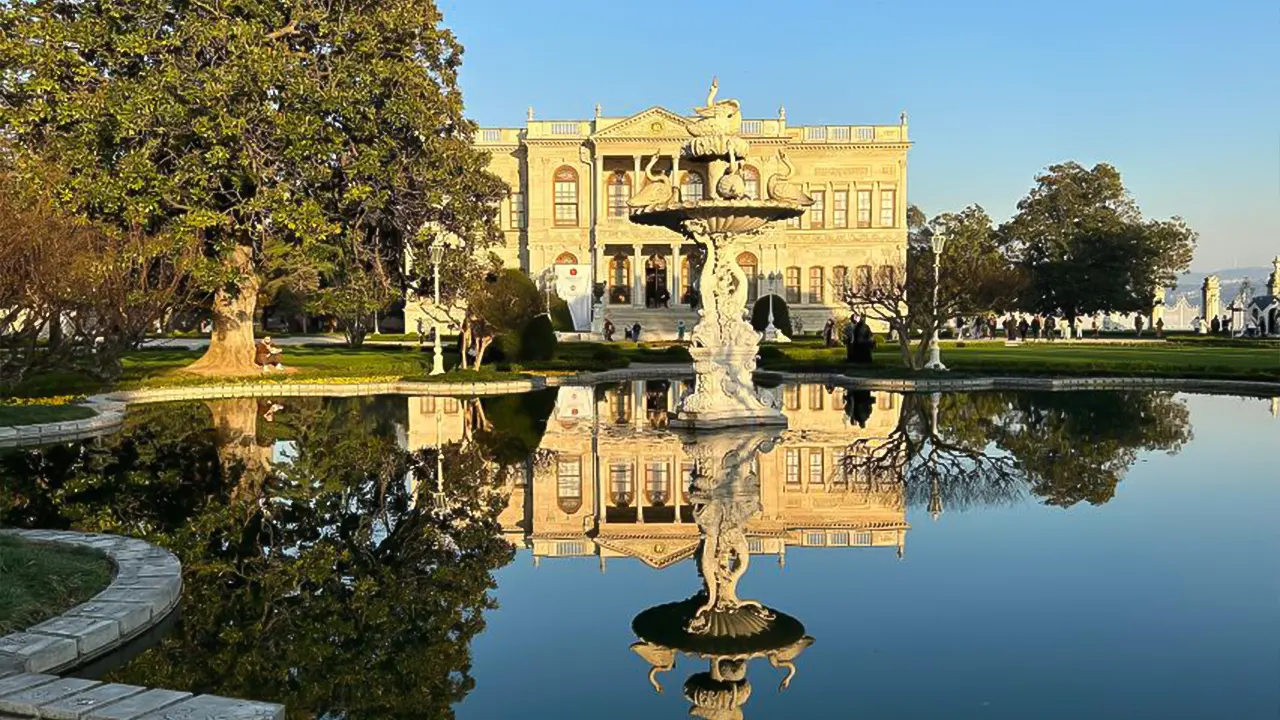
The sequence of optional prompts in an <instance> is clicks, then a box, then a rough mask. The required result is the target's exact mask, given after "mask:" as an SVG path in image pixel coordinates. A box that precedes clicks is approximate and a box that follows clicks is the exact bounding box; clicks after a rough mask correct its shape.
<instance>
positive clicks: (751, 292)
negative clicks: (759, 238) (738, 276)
mask: <svg viewBox="0 0 1280 720" xmlns="http://www.w3.org/2000/svg"><path fill="white" fill-rule="evenodd" d="M738 267H740V268H742V274H743V275H746V276H747V302H749V303H754V302H755V301H756V299H758V298H759V297H760V261H759V260H757V259H756V256H755V255H754V254H752V253H749V252H744V253H739V255H738Z"/></svg>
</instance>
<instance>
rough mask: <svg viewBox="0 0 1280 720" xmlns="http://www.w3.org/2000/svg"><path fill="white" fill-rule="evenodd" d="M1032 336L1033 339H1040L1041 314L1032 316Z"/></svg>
mask: <svg viewBox="0 0 1280 720" xmlns="http://www.w3.org/2000/svg"><path fill="white" fill-rule="evenodd" d="M1031 338H1032V339H1033V340H1039V339H1040V316H1039V315H1032V316H1031Z"/></svg>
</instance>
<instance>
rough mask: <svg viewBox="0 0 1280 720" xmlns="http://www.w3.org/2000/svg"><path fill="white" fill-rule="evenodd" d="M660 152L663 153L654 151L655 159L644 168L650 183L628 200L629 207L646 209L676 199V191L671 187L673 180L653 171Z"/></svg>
mask: <svg viewBox="0 0 1280 720" xmlns="http://www.w3.org/2000/svg"><path fill="white" fill-rule="evenodd" d="M659 152H661V151H660V150H654V151H653V157H652V158H651V159H650V160H649V164H648V165H646V166H645V168H644V176H645V178H646V179H647V180H648V181H649V183H648V184H647V185H645V186H644V187H643V188H641V189H640V192H638V193H636V194H635V195H632V196H631V198H630V199H629V200H627V206H628V207H632V208H646V207H652V206H654V205H662V204H664V203H668V202H673V201H674V200H675V199H676V189H675V188H674V187H672V186H671V178H670V177H668V176H667V174H666V173H661V174H660V173H655V172H654V171H653V166H654V165H657V164H658V158H659V157H660V156H659V155H658V153H659Z"/></svg>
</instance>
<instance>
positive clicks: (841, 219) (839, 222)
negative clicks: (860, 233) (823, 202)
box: [831, 190, 849, 228]
mask: <svg viewBox="0 0 1280 720" xmlns="http://www.w3.org/2000/svg"><path fill="white" fill-rule="evenodd" d="M834 192H835V194H834V195H833V196H832V198H831V200H832V204H831V226H832V227H838V228H847V227H849V191H848V190H836V191H834Z"/></svg>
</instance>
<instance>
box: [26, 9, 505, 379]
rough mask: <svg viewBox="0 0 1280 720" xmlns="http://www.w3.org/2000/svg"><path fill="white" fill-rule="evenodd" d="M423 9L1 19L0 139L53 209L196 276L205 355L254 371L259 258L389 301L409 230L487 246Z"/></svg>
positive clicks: (478, 176) (466, 145) (465, 130)
mask: <svg viewBox="0 0 1280 720" xmlns="http://www.w3.org/2000/svg"><path fill="white" fill-rule="evenodd" d="M441 21H442V18H441V15H440V12H439V11H438V10H437V9H436V7H435V4H434V3H433V2H432V1H431V0H346V1H343V2H336V3H335V2H330V1H328V0H324V1H322V0H289V1H288V2H286V1H285V0H262V1H258V0H254V1H252V2H251V1H249V0H210V1H209V2H202V1H199V0H102V1H101V2H89V3H71V2H65V1H64V0H32V1H21V2H20V1H18V0H3V2H0V133H3V135H4V136H5V138H6V139H8V140H10V141H12V142H13V143H14V145H15V163H16V169H17V171H18V172H20V173H25V174H26V175H27V177H28V179H29V180H30V181H31V182H36V181H39V180H41V179H42V178H40V177H39V175H40V173H39V172H37V171H36V170H35V169H34V168H35V167H36V165H34V162H35V161H36V160H39V161H40V162H42V163H50V164H53V165H54V166H57V167H60V168H63V169H64V170H65V179H64V180H62V181H60V182H59V183H58V186H57V188H56V192H57V197H59V198H60V199H61V200H62V202H63V204H64V206H65V207H66V209H68V210H70V211H72V212H74V213H76V214H80V215H83V216H87V217H91V218H95V219H99V220H102V221H106V222H110V223H114V224H116V225H119V226H121V227H129V228H132V227H141V228H143V229H145V230H146V231H148V232H164V233H166V234H167V235H168V236H175V237H180V238H181V239H182V240H183V241H184V242H185V244H186V245H188V246H195V247H199V248H200V250H201V251H202V252H203V253H204V255H205V257H206V258H207V260H208V262H207V263H206V265H205V267H204V268H203V270H202V271H200V272H198V273H197V274H196V277H197V278H198V279H199V280H200V281H201V282H202V283H203V284H204V285H205V286H206V287H208V288H209V289H210V290H211V291H213V312H214V331H213V338H212V342H211V344H210V347H209V350H208V352H207V353H206V354H205V356H204V357H203V358H201V359H200V360H199V361H198V362H197V363H195V364H194V365H193V366H192V367H191V368H190V369H191V370H192V371H195V372H200V373H205V374H237V373H252V372H256V371H257V370H256V368H255V367H254V365H253V363H252V356H253V352H252V345H253V327H252V319H253V316H254V306H255V302H256V300H257V296H258V288H259V285H260V282H261V278H260V274H261V271H262V269H263V267H264V258H266V257H271V258H273V259H274V261H275V262H277V263H278V262H280V261H281V260H282V259H283V262H285V263H287V264H293V265H295V266H303V265H313V266H317V267H322V268H326V269H329V268H331V269H332V270H333V272H331V273H327V276H326V277H324V278H323V280H324V282H325V283H326V284H327V285H328V286H333V285H336V284H340V283H341V282H342V281H343V280H344V278H347V277H352V276H359V277H361V278H362V279H371V281H373V282H376V283H380V284H382V286H383V287H393V286H397V285H398V284H399V283H401V282H402V278H403V267H402V262H403V258H404V257H406V255H407V253H406V250H411V249H412V248H413V246H415V245H416V244H419V243H420V241H421V238H422V237H423V236H422V234H420V233H419V232H418V229H419V228H420V227H422V226H423V225H424V224H425V223H427V222H430V223H433V224H434V225H436V226H438V227H440V228H442V229H444V230H446V231H448V232H450V233H452V234H454V235H456V236H460V237H467V238H469V239H471V240H472V241H473V242H475V243H479V244H487V243H493V242H498V241H499V239H500V233H499V232H498V231H497V228H496V222H495V212H494V206H495V203H496V201H497V200H498V199H499V198H500V197H501V195H502V193H504V192H505V187H504V185H503V183H502V182H501V181H500V180H499V179H498V178H497V177H496V176H494V175H492V174H490V173H488V172H487V171H486V169H485V168H486V165H487V156H486V155H485V154H484V153H482V152H480V151H477V150H474V149H473V148H472V146H471V142H472V139H473V136H474V133H475V126H474V124H473V123H471V122H470V121H468V120H466V119H465V118H464V117H463V114H462V113H463V104H462V95H461V92H460V91H459V89H458V86H457V71H458V67H459V64H460V62H461V56H462V48H461V46H460V45H459V44H458V42H457V40H456V39H455V38H454V36H453V34H452V33H450V32H449V31H448V30H447V29H445V28H444V27H443V26H442V25H441Z"/></svg>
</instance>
